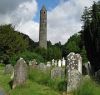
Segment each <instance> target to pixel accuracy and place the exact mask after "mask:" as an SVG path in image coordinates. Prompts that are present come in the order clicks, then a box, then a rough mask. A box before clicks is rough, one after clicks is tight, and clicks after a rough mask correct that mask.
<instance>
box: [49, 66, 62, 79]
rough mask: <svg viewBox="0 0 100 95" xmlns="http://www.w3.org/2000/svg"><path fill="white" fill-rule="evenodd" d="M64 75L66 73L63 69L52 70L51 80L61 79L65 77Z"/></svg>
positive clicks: (55, 68)
mask: <svg viewBox="0 0 100 95" xmlns="http://www.w3.org/2000/svg"><path fill="white" fill-rule="evenodd" d="M63 73H64V72H63V70H62V68H61V67H54V68H53V69H52V70H51V79H55V78H61V77H62V76H63V75H64V74H63Z"/></svg>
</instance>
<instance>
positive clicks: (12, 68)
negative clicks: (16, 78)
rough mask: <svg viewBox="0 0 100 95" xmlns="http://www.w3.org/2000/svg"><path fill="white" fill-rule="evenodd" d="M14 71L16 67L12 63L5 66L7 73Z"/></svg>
mask: <svg viewBox="0 0 100 95" xmlns="http://www.w3.org/2000/svg"><path fill="white" fill-rule="evenodd" d="M13 71H14V67H13V66H12V65H11V64H8V65H6V66H5V69H4V73H5V74H12V73H13Z"/></svg>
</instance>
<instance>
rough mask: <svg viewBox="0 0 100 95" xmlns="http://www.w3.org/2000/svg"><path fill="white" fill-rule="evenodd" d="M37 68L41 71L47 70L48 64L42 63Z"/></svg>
mask: <svg viewBox="0 0 100 95" xmlns="http://www.w3.org/2000/svg"><path fill="white" fill-rule="evenodd" d="M37 68H38V69H39V70H41V71H45V70H46V69H47V66H46V65H45V64H44V63H40V64H39V65H38V66H37Z"/></svg>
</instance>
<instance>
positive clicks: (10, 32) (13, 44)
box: [0, 25, 28, 63]
mask: <svg viewBox="0 0 100 95" xmlns="http://www.w3.org/2000/svg"><path fill="white" fill-rule="evenodd" d="M27 48H28V41H27V39H24V38H23V36H21V34H20V33H18V32H16V31H15V30H14V28H13V27H12V26H11V25H2V26H0V54H1V55H0V59H1V60H4V62H5V63H7V62H8V60H9V58H10V57H11V56H12V55H14V54H15V53H18V52H22V51H24V50H26V49H27Z"/></svg>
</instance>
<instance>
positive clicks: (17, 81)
mask: <svg viewBox="0 0 100 95" xmlns="http://www.w3.org/2000/svg"><path fill="white" fill-rule="evenodd" d="M27 74H28V66H27V64H26V62H25V60H24V59H23V58H20V59H19V60H18V61H17V63H16V65H15V66H14V79H13V85H12V88H15V87H16V86H19V85H23V84H24V83H25V81H26V80H27Z"/></svg>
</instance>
